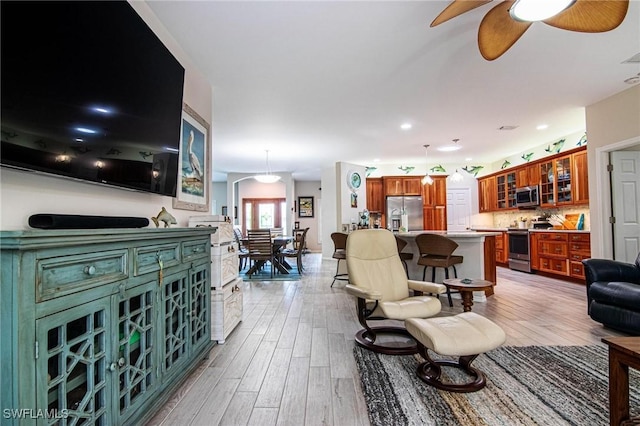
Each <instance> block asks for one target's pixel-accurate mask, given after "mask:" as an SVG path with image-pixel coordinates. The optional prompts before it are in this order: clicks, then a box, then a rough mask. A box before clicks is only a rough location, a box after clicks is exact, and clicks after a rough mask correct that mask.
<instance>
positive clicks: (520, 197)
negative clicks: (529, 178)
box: [516, 185, 540, 208]
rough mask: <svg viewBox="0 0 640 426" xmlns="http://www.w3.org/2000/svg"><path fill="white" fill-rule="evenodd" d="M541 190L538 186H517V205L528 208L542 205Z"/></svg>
mask: <svg viewBox="0 0 640 426" xmlns="http://www.w3.org/2000/svg"><path fill="white" fill-rule="evenodd" d="M539 192H540V190H539V188H538V186H537V185H536V186H525V187H522V188H516V207H518V208H527V207H536V206H539V205H540V194H539Z"/></svg>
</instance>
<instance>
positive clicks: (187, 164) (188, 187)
mask: <svg viewBox="0 0 640 426" xmlns="http://www.w3.org/2000/svg"><path fill="white" fill-rule="evenodd" d="M178 164H179V165H180V167H179V168H178V188H177V191H176V197H175V198H174V199H173V208H174V209H182V210H195V211H199V212H206V211H209V185H210V183H209V182H210V181H211V179H210V175H211V170H210V165H209V124H208V123H207V122H206V121H205V120H204V118H202V117H201V116H200V115H198V113H197V112H195V111H194V110H193V109H191V108H190V107H189V106H188V105H187V104H186V103H185V104H183V107H182V128H181V130H180V153H179V155H178Z"/></svg>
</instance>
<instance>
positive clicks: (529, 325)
mask: <svg viewBox="0 0 640 426" xmlns="http://www.w3.org/2000/svg"><path fill="white" fill-rule="evenodd" d="M304 264H305V268H306V270H307V272H306V274H305V275H304V277H303V279H302V280H300V281H285V282H283V281H270V282H245V283H244V284H243V298H244V315H243V321H242V322H241V323H240V325H239V326H238V327H237V328H236V329H235V330H234V331H233V332H232V333H231V334H230V335H229V337H228V338H227V339H226V341H225V343H224V344H222V345H216V346H215V347H214V348H213V349H212V351H211V353H210V356H209V358H208V359H206V360H204V361H203V362H202V363H201V364H200V365H199V367H198V369H197V370H196V371H195V372H194V373H193V374H191V376H190V377H189V378H188V379H187V380H186V381H185V383H184V384H183V385H182V387H181V388H180V389H179V390H178V391H176V392H175V393H174V394H173V395H172V397H171V399H170V400H169V401H168V402H167V404H165V406H164V408H163V409H162V410H161V411H159V412H158V413H156V415H155V416H154V417H153V418H152V419H151V421H149V422H148V425H160V424H162V425H217V424H220V425H260V426H266V425H295V426H299V425H316V424H317V425H340V426H343V425H344V426H346V425H367V424H369V421H368V416H367V410H366V406H365V403H364V398H363V396H362V391H361V388H360V382H359V378H358V372H357V369H356V366H355V362H354V358H353V355H352V350H353V346H354V343H353V336H354V334H355V332H356V331H357V330H359V329H360V326H359V324H358V321H357V317H356V312H355V299H353V298H352V297H351V296H349V295H348V294H347V293H346V292H345V290H344V282H339V281H336V284H335V285H334V286H333V288H331V287H330V284H331V281H332V276H333V273H334V271H335V261H334V260H326V259H325V260H322V259H321V255H320V254H308V255H306V256H305V258H304ZM441 301H442V305H443V309H442V313H441V315H450V314H455V313H460V312H462V306H461V305H460V299H454V300H453V303H454V307H452V308H450V307H449V306H448V302H447V300H446V297H445V298H441ZM473 311H474V312H477V313H479V314H481V315H484V316H486V317H488V318H490V319H492V320H493V321H495V322H496V323H497V324H499V325H500V326H501V327H502V328H503V329H504V330H505V332H506V334H507V341H506V343H505V344H506V345H514V346H515V345H517V346H523V345H586V344H602V343H601V342H600V339H601V338H602V337H604V336H612V335H621V334H620V333H617V332H615V331H613V330H609V329H605V328H603V327H602V326H601V325H600V324H598V323H596V322H594V321H592V320H591V319H590V318H589V317H588V315H587V308H586V292H585V287H584V285H580V284H576V283H571V282H565V281H562V280H557V279H551V278H546V277H541V276H539V275H535V274H526V273H522V272H517V271H512V270H509V269H506V268H501V267H499V268H498V284H497V287H496V289H495V294H494V295H493V296H491V297H489V298H488V299H487V301H486V302H482V303H476V304H474V305H473Z"/></svg>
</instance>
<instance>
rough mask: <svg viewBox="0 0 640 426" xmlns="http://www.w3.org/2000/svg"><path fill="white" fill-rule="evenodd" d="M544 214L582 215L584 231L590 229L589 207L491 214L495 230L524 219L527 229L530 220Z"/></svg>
mask: <svg viewBox="0 0 640 426" xmlns="http://www.w3.org/2000/svg"><path fill="white" fill-rule="evenodd" d="M490 214H491V213H490ZM545 214H546V215H551V214H556V215H558V216H565V215H567V214H584V229H585V230H589V229H590V226H589V225H590V221H589V207H587V206H585V207H579V206H568V207H557V208H552V209H542V208H537V209H535V210H514V211H509V212H504V213H501V212H498V213H493V226H495V227H496V228H508V227H510V226H513V225H514V222H515V221H517V220H520V218H524V219H525V220H526V221H527V227H529V226H530V225H531V220H532V219H533V218H534V217H538V216H542V215H545Z"/></svg>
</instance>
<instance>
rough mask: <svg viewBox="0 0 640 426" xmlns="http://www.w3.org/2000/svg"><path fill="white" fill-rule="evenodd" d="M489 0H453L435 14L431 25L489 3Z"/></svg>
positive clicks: (433, 25)
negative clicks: (438, 13)
mask: <svg viewBox="0 0 640 426" xmlns="http://www.w3.org/2000/svg"><path fill="white" fill-rule="evenodd" d="M490 1H491V0H453V2H452V3H451V4H449V6H447V7H446V8H445V9H444V10H443V11H442V12H440V15H438V16H436V19H434V20H433V22H432V23H431V27H435V26H436V25H440V24H442V23H443V22H446V21H448V20H449V19H451V18H455V17H456V16H459V15H462V14H463V13H466V12H468V11H470V10H473V9H475V8H476V7H479V6H482V5H483V4H487V3H489V2H490Z"/></svg>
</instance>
